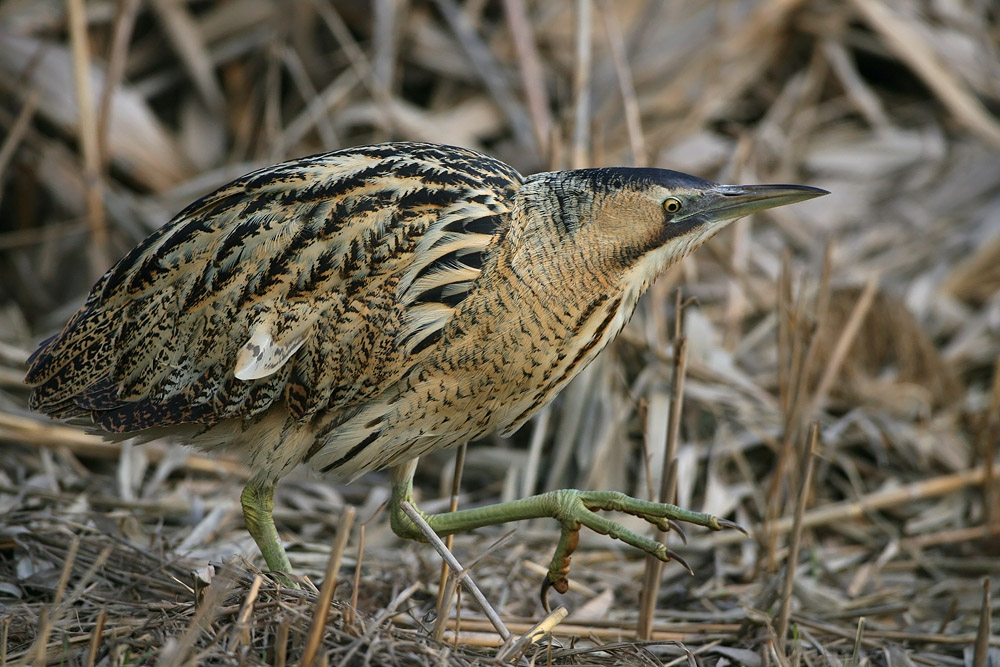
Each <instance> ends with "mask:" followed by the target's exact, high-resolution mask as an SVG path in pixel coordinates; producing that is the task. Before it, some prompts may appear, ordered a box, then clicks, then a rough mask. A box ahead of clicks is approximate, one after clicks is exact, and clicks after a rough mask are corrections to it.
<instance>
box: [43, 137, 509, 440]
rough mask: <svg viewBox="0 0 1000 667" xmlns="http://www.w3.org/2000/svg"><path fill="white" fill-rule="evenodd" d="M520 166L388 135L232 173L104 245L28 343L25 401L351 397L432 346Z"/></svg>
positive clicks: (77, 406) (261, 404)
mask: <svg viewBox="0 0 1000 667" xmlns="http://www.w3.org/2000/svg"><path fill="white" fill-rule="evenodd" d="M521 182H522V178H521V176H520V175H519V174H518V173H517V172H516V171H515V170H513V169H512V168H511V167H509V166H507V165H505V164H503V163H502V162H499V161H497V160H494V159H492V158H489V157H487V156H485V155H481V154H479V153H476V152H473V151H470V150H466V149H460V148H454V147H446V146H436V145H431V144H418V143H394V144H381V145H376V146H368V147H362V148H357V149H348V150H343V151H337V152H333V153H326V154H321V155H316V156H312V157H308V158H302V159H299V160H293V161H290V162H286V163H282V164H278V165H275V166H273V167H268V168H266V169H262V170H259V171H256V172H254V173H251V174H249V175H247V176H244V177H242V178H240V179H238V180H236V181H233V182H232V183H230V184H228V185H226V186H224V187H222V188H221V189H219V190H217V191H216V192H214V193H212V194H210V195H207V196H206V197H204V198H202V199H200V200H199V201H197V202H195V203H194V204H192V205H191V206H189V207H187V208H186V209H185V210H184V211H182V212H181V213H180V214H179V215H178V216H177V217H175V218H174V219H173V220H172V221H171V222H169V223H168V224H167V225H165V226H164V227H162V228H161V229H159V230H157V231H156V232H155V233H153V234H152V235H151V236H150V237H149V238H147V239H146V240H145V241H143V242H142V243H141V244H140V245H139V246H137V247H136V248H135V249H134V250H132V251H131V252H130V253H129V254H128V255H126V256H125V257H124V258H123V259H122V260H121V261H119V262H118V263H117V264H116V265H115V266H114V267H113V268H112V269H111V270H110V271H108V273H107V274H106V275H105V276H104V277H103V278H102V279H101V280H100V281H99V282H98V283H97V284H96V285H95V286H94V288H93V290H92V291H91V293H90V295H89V297H88V298H87V300H86V303H85V304H84V306H83V307H82V308H81V309H80V310H79V311H78V312H77V313H76V315H75V316H74V317H73V318H72V319H71V320H70V322H69V323H68V324H67V325H66V327H65V328H64V329H63V330H62V331H61V332H60V333H59V334H57V335H55V336H54V337H52V338H51V339H49V340H48V341H46V342H45V343H43V344H42V346H41V347H40V348H39V349H38V350H37V351H36V352H35V354H34V355H32V357H31V359H30V361H29V371H28V374H27V377H26V382H27V383H28V384H30V385H32V387H33V391H32V394H31V405H32V407H33V408H35V409H38V410H42V411H44V412H47V413H49V414H51V415H54V416H58V417H74V416H81V415H83V416H86V415H89V416H90V417H91V418H92V419H93V421H94V423H95V424H96V425H97V426H98V427H100V428H101V429H103V430H106V431H109V432H113V433H133V432H141V431H145V430H147V429H158V428H163V427H174V426H179V425H184V424H189V425H192V424H193V425H198V426H203V427H205V428H208V427H211V426H213V425H216V424H219V423H220V422H223V421H225V420H234V419H239V420H242V421H243V422H247V421H248V420H251V421H252V420H253V419H255V418H261V416H262V415H264V414H265V413H267V412H268V411H269V410H271V409H272V408H273V407H275V406H281V407H282V409H283V410H284V411H285V412H287V414H288V415H289V416H290V417H291V418H292V419H295V420H299V421H307V420H309V419H310V417H312V416H313V415H315V414H317V413H319V412H330V411H337V410H341V411H343V410H349V409H350V407H351V406H355V405H361V404H363V403H364V402H365V401H366V400H367V399H368V398H370V397H372V396H375V395H378V394H379V393H381V392H383V391H384V390H385V389H386V388H387V387H390V386H392V385H393V384H394V383H395V382H397V381H398V380H399V378H400V377H402V376H403V375H404V374H405V373H406V372H407V370H408V368H409V367H410V366H411V365H412V364H413V363H415V361H416V360H418V359H419V358H420V356H421V355H422V354H426V353H427V352H429V351H430V349H431V348H433V346H434V345H435V343H436V342H437V340H438V337H439V336H440V332H441V328H442V327H443V326H444V324H445V323H446V322H447V321H448V319H449V318H450V317H451V316H452V315H453V314H454V312H455V308H456V306H458V305H459V304H460V303H461V301H462V300H463V299H464V298H465V296H466V295H467V294H468V291H469V289H470V287H471V285H472V284H473V281H475V279H476V278H477V277H478V275H479V272H480V270H479V269H480V266H481V264H482V262H483V259H484V256H485V254H486V253H487V252H488V251H489V248H490V246H491V244H492V243H494V240H495V238H496V237H497V236H498V235H499V234H501V233H502V232H503V228H504V225H505V224H506V222H507V220H508V213H509V207H510V202H511V199H512V197H513V194H514V193H515V192H516V190H517V188H518V187H519V185H520V183H521Z"/></svg>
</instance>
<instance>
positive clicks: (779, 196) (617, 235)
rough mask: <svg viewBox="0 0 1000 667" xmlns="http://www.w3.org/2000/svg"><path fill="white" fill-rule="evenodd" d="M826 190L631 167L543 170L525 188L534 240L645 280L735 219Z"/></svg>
mask: <svg viewBox="0 0 1000 667" xmlns="http://www.w3.org/2000/svg"><path fill="white" fill-rule="evenodd" d="M825 194H829V193H828V192H827V191H826V190H821V189H819V188H814V187H810V186H806V185H721V184H719V183H713V182H712V181H707V180H705V179H702V178H698V177H696V176H691V175H689V174H684V173H681V172H677V171H670V170H667V169H643V168H630V167H612V168H599V169H580V170H575V171H562V172H549V173H545V174H538V175H536V176H533V177H531V178H529V179H528V181H527V182H526V183H525V185H524V186H523V187H522V189H521V191H520V192H519V195H520V197H521V202H522V203H521V207H523V209H524V210H523V211H522V213H523V214H525V215H524V217H523V218H522V219H523V220H525V221H527V224H526V225H524V227H525V229H524V233H525V235H526V236H530V237H534V238H532V241H533V243H531V244H530V245H532V246H534V248H536V249H537V250H538V251H540V252H541V253H544V254H550V253H553V252H554V253H557V254H564V253H565V254H570V255H571V254H573V253H574V252H577V253H580V254H582V255H584V256H585V258H586V263H587V264H588V265H590V266H591V267H592V268H593V269H594V270H596V271H600V272H602V273H605V274H606V275H616V274H617V275H619V276H623V277H626V276H627V279H628V280H630V281H631V282H633V283H634V282H635V281H638V282H639V283H641V285H642V286H643V287H644V286H645V285H646V284H648V282H649V281H650V280H652V279H653V278H654V277H656V276H657V275H658V274H659V273H661V272H662V271H663V270H665V269H666V268H667V267H669V266H670V265H672V264H674V263H675V262H677V261H679V260H680V259H682V258H683V257H685V256H686V255H688V254H689V253H690V252H692V251H693V250H694V249H695V248H697V247H698V246H700V245H701V244H703V243H705V241H707V240H709V239H710V238H712V237H713V236H714V235H715V234H716V233H718V232H719V231H720V230H721V229H722V228H723V227H725V226H726V225H728V224H729V223H730V222H732V221H734V220H736V219H738V218H742V217H744V216H746V215H749V214H751V213H754V212H757V211H762V210H764V209H768V208H774V207H776V206H784V205H786V204H794V203H796V202H800V201H805V200H807V199H812V198H813V197H819V196H821V195H825ZM539 236H541V237H544V238H545V239H546V240H549V242H545V241H542V242H539V241H540V240H541V239H540V238H539ZM546 246H548V247H546ZM532 254H534V253H532ZM536 257H537V256H536ZM540 258H541V259H544V257H540Z"/></svg>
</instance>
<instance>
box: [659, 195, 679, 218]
mask: <svg viewBox="0 0 1000 667" xmlns="http://www.w3.org/2000/svg"><path fill="white" fill-rule="evenodd" d="M663 210H664V211H666V212H667V213H670V214H671V215H673V214H674V213H677V211H679V210H681V200H680V199H677V198H676V197H667V198H666V199H665V200H664V202H663Z"/></svg>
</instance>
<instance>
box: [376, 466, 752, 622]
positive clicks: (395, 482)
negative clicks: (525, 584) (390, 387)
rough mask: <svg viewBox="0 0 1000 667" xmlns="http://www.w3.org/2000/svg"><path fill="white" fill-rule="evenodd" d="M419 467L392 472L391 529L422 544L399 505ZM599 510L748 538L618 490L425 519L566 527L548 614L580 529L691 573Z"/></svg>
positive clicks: (469, 525)
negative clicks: (545, 521) (543, 521)
mask: <svg viewBox="0 0 1000 667" xmlns="http://www.w3.org/2000/svg"><path fill="white" fill-rule="evenodd" d="M416 467H417V461H416V459H414V460H411V461H408V462H406V463H404V464H402V465H400V466H398V467H396V468H393V471H392V513H391V515H390V524H391V525H392V530H393V532H395V533H396V534H397V535H399V536H400V537H405V538H409V539H414V540H423V539H424V538H423V536H422V535H421V533H420V530H419V529H418V528H417V527H416V526H415V525H414V524H413V522H412V521H411V520H410V519H409V517H407V516H406V515H405V514H404V513H403V512H402V510H400V504H401V503H403V502H404V501H409V502H410V503H411V504H412V503H413V473H414V471H415V470H416ZM600 510H609V511H616V512H624V513H626V514H631V515H633V516H637V517H640V518H642V519H645V520H646V521H648V522H649V523H651V524H653V525H654V526H656V527H657V528H660V529H661V530H668V529H669V526H670V522H671V521H683V522H685V523H691V524H694V525H696V526H704V527H706V528H709V529H711V530H722V529H723V528H735V529H736V530H739V531H740V532H742V533H744V534H745V533H746V531H745V530H744V529H743V528H741V527H740V526H739V525H738V524H736V523H733V522H732V521H727V520H726V519H719V518H718V517H715V516H713V515H711V514H704V513H702V512H692V511H690V510H686V509H683V508H681V507H677V506H676V505H667V504H665V503H652V502H649V501H646V500H639V499H637V498H632V497H631V496H627V495H625V494H624V493H619V492H617V491H579V490H577V489H560V490H558V491H549V492H548V493H542V494H539V495H537V496H531V497H530V498H521V499H519V500H512V501H510V502H506V503H498V504H495V505H487V506H485V507H477V508H475V509H468V510H459V511H457V512H444V513H441V514H424V515H423V516H424V518H425V519H426V520H427V523H428V524H429V525H430V527H431V528H432V529H433V530H434V532H435V533H437V534H438V535H441V536H444V535H451V534H453V533H458V532H463V531H467V530H473V529H475V528H482V527H483V526H492V525H496V524H500V523H507V522H508V521H523V520H525V519H539V518H542V517H551V518H553V519H555V520H556V521H558V522H559V523H560V524H561V525H562V530H561V533H560V536H559V543H558V545H557V546H556V551H555V553H554V554H553V556H552V561H551V563H550V564H549V571H548V574H547V575H546V577H545V580H544V581H543V582H542V591H541V597H542V605H543V606H544V607H545V609H546V610H548V599H547V598H548V589H549V588H554V589H556V590H557V591H558V592H560V593H565V592H566V591H567V589H568V588H569V564H570V556H571V555H572V554H573V551H574V550H575V549H576V545H577V542H578V540H579V531H580V527H581V526H586V527H587V528H590V529H591V530H593V531H596V532H598V533H601V534H603V535H608V536H609V537H612V538H614V539H617V540H621V541H622V542H626V543H627V544H631V545H632V546H633V547H636V548H637V549H641V550H642V551H645V552H646V553H648V554H651V555H653V556H655V557H656V558H659V559H660V560H662V561H664V562H668V561H671V560H676V561H678V562H679V563H680V564H681V565H683V566H684V568H685V569H686V570H688V571H689V572H691V568H690V567H689V566H688V564H687V563H686V562H684V559H683V558H681V557H680V556H679V555H678V554H677V553H676V552H674V551H673V550H671V549H668V548H667V547H666V546H665V545H663V544H661V543H660V542H657V541H656V540H653V539H650V538H648V537H645V536H643V535H639V534H638V533H635V532H633V531H631V530H629V529H627V528H625V526H623V525H621V524H620V523H618V522H617V521H612V520H611V519H607V518H605V517H602V516H600V515H599V514H597V513H596V512H597V511H600Z"/></svg>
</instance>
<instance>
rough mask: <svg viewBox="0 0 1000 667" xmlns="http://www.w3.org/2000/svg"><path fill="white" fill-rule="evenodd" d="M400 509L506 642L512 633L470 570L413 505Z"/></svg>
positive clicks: (406, 504)
mask: <svg viewBox="0 0 1000 667" xmlns="http://www.w3.org/2000/svg"><path fill="white" fill-rule="evenodd" d="M400 509H402V510H403V512H404V513H405V514H406V516H408V517H410V520H411V521H413V523H414V524H416V526H417V528H419V529H420V532H421V533H422V534H423V536H424V537H426V538H427V541H428V542H430V544H431V546H433V547H434V550H435V551H437V552H438V554H440V555H441V558H443V559H444V560H445V562H447V563H448V565H449V566H450V567H451V569H452V570H454V572H455V574H456V575H457V577H458V579H459V580H460V581H461V582H462V583H463V584H465V587H466V588H467V589H468V591H469V593H471V594H472V598H473V599H474V600H475V601H476V603H477V604H478V605H479V608H480V609H482V610H483V614H485V615H486V617H487V618H488V619H489V620H490V623H492V624H493V627H494V628H495V629H496V631H497V633H498V634H499V635H500V636H501V637H502V638H503V639H505V640H506V639H507V638H508V637H509V636H510V631H508V630H507V628H506V627H505V626H504V624H503V621H501V620H500V616H499V615H498V614H497V612H496V611H495V610H494V609H493V607H492V606H491V605H490V603H489V601H487V599H486V596H485V595H483V592H482V591H481V590H479V586H477V585H476V582H475V581H473V579H472V577H471V576H469V572H468V570H466V569H465V568H463V567H462V564H461V563H459V562H458V559H457V558H455V555H454V554H453V553H451V552H450V551H448V549H446V548H445V546H444V542H442V541H441V538H440V537H438V535H437V533H435V532H434V530H433V529H432V528H431V527H430V526H429V525H427V521H425V520H424V517H423V516H421V515H420V512H418V511H417V510H416V508H415V507H414V506H413V505H411V504H410V503H408V502H403V503H402V504H401V505H400Z"/></svg>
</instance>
